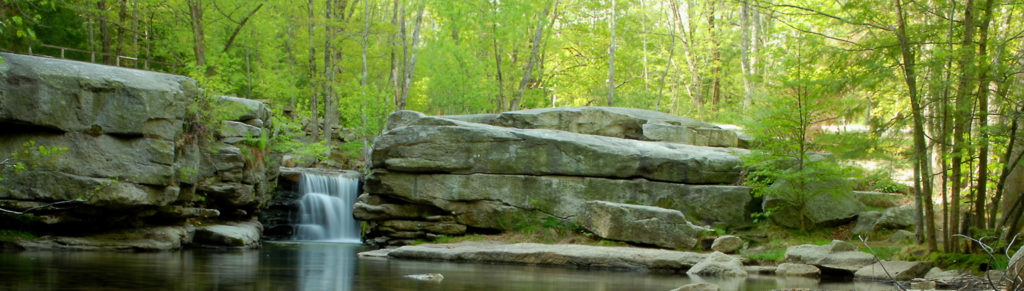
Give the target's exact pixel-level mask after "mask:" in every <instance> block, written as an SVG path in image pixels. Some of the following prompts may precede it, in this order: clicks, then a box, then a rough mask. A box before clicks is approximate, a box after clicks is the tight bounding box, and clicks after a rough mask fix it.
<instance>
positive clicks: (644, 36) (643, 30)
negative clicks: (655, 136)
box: [640, 0, 660, 110]
mask: <svg viewBox="0 0 1024 291" xmlns="http://www.w3.org/2000/svg"><path fill="white" fill-rule="evenodd" d="M645 4H646V3H644V0H640V13H641V14H642V15H640V35H641V37H642V42H643V47H644V50H643V69H644V72H643V74H644V92H648V91H650V89H649V87H648V85H647V82H648V80H647V11H646V10H645V9H646V8H647V7H646V6H647V5H645ZM659 97H660V96H659ZM655 106H657V105H655ZM655 110H657V109H655Z"/></svg>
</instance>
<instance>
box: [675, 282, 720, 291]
mask: <svg viewBox="0 0 1024 291" xmlns="http://www.w3.org/2000/svg"><path fill="white" fill-rule="evenodd" d="M718 290H719V288H718V285H715V284H711V283H708V282H700V283H693V284H686V285H683V286H679V288H676V289H672V291H718Z"/></svg>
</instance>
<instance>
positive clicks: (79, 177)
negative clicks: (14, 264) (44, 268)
mask: <svg viewBox="0 0 1024 291" xmlns="http://www.w3.org/2000/svg"><path fill="white" fill-rule="evenodd" d="M0 56H2V58H3V60H4V61H3V62H0V160H3V159H6V158H8V157H11V156H12V154H13V153H17V152H22V151H25V150H26V146H25V145H26V144H34V145H35V146H47V147H57V148H64V149H66V150H65V151H63V152H61V153H60V154H53V155H49V156H48V157H46V158H43V159H38V161H35V160H25V162H36V163H35V164H37V165H35V166H37V167H29V169H27V170H25V171H20V172H17V173H14V172H13V171H4V173H2V175H3V178H4V179H3V181H0V207H2V208H4V209H7V210H13V211H26V210H29V209H31V210H32V211H31V214H32V216H19V217H14V216H0V229H13V230H23V231H28V232H32V233H34V234H36V235H40V236H42V237H45V239H44V238H41V239H39V240H36V241H33V242H26V243H24V244H22V247H24V248H73V249H74V248H81V249H117V250H121V249H140V250H152V249H176V248H180V247H181V246H184V245H189V244H190V243H191V240H192V239H191V235H192V233H193V232H194V230H192V229H193V228H195V227H193V226H195V225H201V224H202V223H209V222H212V221H218V222H220V221H225V222H232V221H235V222H244V221H250V220H251V218H252V217H254V215H256V214H258V213H259V212H260V211H261V210H262V209H264V208H266V206H267V205H266V202H267V201H268V200H270V198H271V196H272V194H273V193H272V192H271V190H273V189H274V188H275V184H276V180H277V177H278V173H277V171H278V166H279V164H280V160H281V157H280V155H279V154H276V153H273V152H271V151H270V150H269V148H270V147H269V145H268V144H267V143H268V142H269V141H272V140H273V138H274V137H273V134H274V131H273V130H272V129H273V121H272V116H271V111H270V109H269V108H268V107H267V106H266V105H264V104H263V103H262V102H259V101H255V100H247V99H242V98H235V97H229V96H212V95H210V96H206V95H203V94H202V92H201V91H202V90H201V89H200V88H199V87H198V85H197V83H196V81H195V80H192V79H190V78H187V77H184V76H177V75H169V74H163V73H156V72H150V71H142V70H133V69H125V68H118V67H111V66H104V65H98V64H91V63H84V62H76V61H67V60H57V59H50V58H42V57H33V56H24V55H16V54H8V53H0ZM193 104H196V105H198V106H199V107H202V108H204V109H202V110H210V111H215V112H216V114H213V115H214V116H215V117H213V118H209V119H200V118H198V117H197V116H196V114H195V112H190V111H189V107H190V105H193ZM206 107H209V108H206ZM19 161H21V160H19ZM54 202H61V203H67V204H61V205H60V207H47V205H51V203H54ZM175 233H187V235H178V234H175ZM259 234H260V230H259V229H258V228H257V229H256V231H255V232H248V233H247V234H246V235H244V237H247V239H245V241H247V243H245V244H244V245H247V246H249V245H258V240H259V236H260V235H259ZM252 237H255V242H254V243H253V242H249V241H252V240H253V239H248V238H252ZM147 241H154V242H156V243H148V242H147ZM230 241H231V242H232V244H231V246H237V244H236V243H235V242H237V240H233V239H231V240H230ZM211 243H212V242H211ZM212 244H216V243H212Z"/></svg>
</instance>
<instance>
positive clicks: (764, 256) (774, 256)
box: [740, 248, 786, 263]
mask: <svg viewBox="0 0 1024 291" xmlns="http://www.w3.org/2000/svg"><path fill="white" fill-rule="evenodd" d="M740 256H742V257H744V258H748V259H751V260H755V261H758V262H770V263H782V262H783V261H785V260H786V249H785V248H770V249H766V250H764V251H761V252H758V253H746V254H741V255H740Z"/></svg>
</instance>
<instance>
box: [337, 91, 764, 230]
mask: <svg viewBox="0 0 1024 291" xmlns="http://www.w3.org/2000/svg"><path fill="white" fill-rule="evenodd" d="M651 126H666V127H667V126H675V127H678V128H676V130H677V134H678V135H685V134H689V137H690V138H679V139H658V138H657V136H656V135H655V134H654V133H652V132H651V131H645V130H644V128H645V127H651ZM387 128H388V131H387V132H385V133H384V134H383V135H381V136H380V137H378V138H377V139H376V140H375V142H374V146H373V152H372V163H373V167H372V172H371V174H370V175H368V176H367V178H366V185H365V192H366V194H364V195H363V196H361V197H360V199H359V201H358V202H357V203H356V205H355V206H354V210H353V212H354V214H355V216H356V218H357V219H360V220H364V221H368V222H369V225H370V232H369V233H368V234H367V236H368V237H367V238H368V241H370V242H375V243H380V244H402V243H406V242H409V241H411V240H413V239H417V238H429V237H432V236H437V235H460V234H463V233H465V232H467V231H468V232H473V231H488V230H492V231H493V230H512V229H517V228H521V227H525V226H529V225H533V224H540V223H541V222H545V221H547V222H550V221H558V222H563V223H570V222H574V221H575V220H576V217H577V216H578V215H579V214H580V211H581V210H582V209H583V208H582V207H583V205H584V204H585V203H586V202H588V201H593V200H601V201H608V202H614V203H628V204H637V205H648V206H658V207H661V208H667V209H673V210H677V211H680V212H682V213H683V214H684V215H685V217H686V218H688V219H690V220H691V221H693V222H694V223H695V224H699V225H704V224H730V225H738V224H744V223H747V219H748V217H749V213H748V210H747V206H748V204H749V203H750V194H749V188H746V187H740V186H731V185H732V184H736V183H737V181H738V180H739V174H740V170H741V168H742V165H741V161H740V159H739V155H740V154H741V153H743V152H745V150H743V149H739V148H728V147H710V146H706V145H720V146H735V145H736V135H735V133H732V132H730V131H726V130H722V129H720V128H717V127H715V126H713V125H710V124H704V123H699V122H696V121H692V120H688V119H683V118H680V117H675V116H670V115H666V114H662V113H659V112H651V111H645V110H635V109H623V108H602V107H586V108H555V109H537V110H524V111H516V112H507V113H503V114H498V115H472V116H454V117H434V116H426V115H423V114H420V113H417V112H412V111H399V112H396V113H394V114H392V115H391V116H390V117H389V120H388V127H387ZM701 132H705V133H707V132H713V134H704V135H701V134H700V133H701ZM698 136H699V137H700V138H697V137H698ZM723 136H724V137H726V138H719V137H723ZM730 137H731V138H730ZM662 140H665V141H662ZM723 140H724V141H723ZM687 143H695V144H698V145H693V144H687ZM442 230H443V231H442ZM640 243H646V244H652V245H657V244H660V243H655V242H640ZM684 245H685V244H684Z"/></svg>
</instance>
